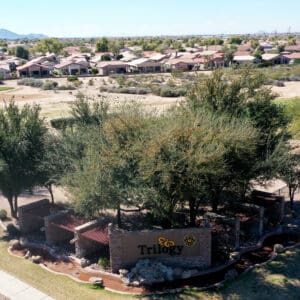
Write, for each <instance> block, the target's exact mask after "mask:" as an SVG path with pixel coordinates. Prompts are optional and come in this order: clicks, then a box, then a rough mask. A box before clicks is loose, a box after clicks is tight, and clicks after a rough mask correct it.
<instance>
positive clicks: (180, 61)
mask: <svg viewBox="0 0 300 300" xmlns="http://www.w3.org/2000/svg"><path fill="white" fill-rule="evenodd" d="M196 65H197V62H196V61H194V60H193V59H191V58H184V57H177V58H171V59H169V60H167V61H166V62H165V63H164V68H165V70H166V71H172V70H178V71H192V70H194V69H195V66H196Z"/></svg>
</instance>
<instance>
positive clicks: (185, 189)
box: [140, 111, 256, 227]
mask: <svg viewBox="0 0 300 300" xmlns="http://www.w3.org/2000/svg"><path fill="white" fill-rule="evenodd" d="M158 128H161V129H160V130H157V131H156V134H152V138H151V139H150V140H149V141H148V142H147V143H145V145H144V152H143V153H142V159H141V162H140V174H141V177H142V178H143V180H144V183H145V184H146V186H148V188H149V190H150V192H152V195H151V198H150V197H149V200H148V202H147V205H148V209H150V210H151V211H153V212H154V214H155V215H156V216H158V217H159V219H160V220H162V223H161V224H163V225H164V226H165V227H172V226H174V225H175V224H174V219H175V218H174V212H175V211H176V208H178V205H179V204H182V205H185V204H186V203H187V205H188V207H189V216H190V217H189V219H190V221H189V224H190V226H195V221H196V216H197V214H198V208H199V206H200V204H202V205H203V204H206V203H209V204H211V205H212V208H213V210H214V211H216V209H217V207H218V204H219V203H218V199H219V196H220V193H221V192H222V191H223V190H224V189H225V188H229V187H231V188H233V187H234V185H235V184H236V182H238V181H239V178H240V176H241V173H242V172H243V171H245V169H246V168H247V169H249V168H250V166H251V162H250V161H251V157H253V153H254V149H255V141H256V140H255V137H256V135H255V130H253V127H252V126H251V125H249V124H248V125H247V124H246V123H243V122H239V121H238V120H229V119H228V118H227V117H219V116H217V117H215V116H212V115H211V114H210V113H209V112H204V111H203V112H199V113H198V114H197V115H191V114H190V113H188V112H186V111H185V112H183V113H182V114H177V113H176V114H175V115H173V116H172V117H170V118H166V119H165V120H164V122H163V124H160V126H158ZM249 160H250V161H249ZM241 167H243V168H242V169H239V168H241ZM242 170H243V171H242ZM181 225H183V224H181Z"/></svg>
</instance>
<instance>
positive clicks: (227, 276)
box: [224, 269, 239, 280]
mask: <svg viewBox="0 0 300 300" xmlns="http://www.w3.org/2000/svg"><path fill="white" fill-rule="evenodd" d="M238 275H239V274H238V272H237V270H236V269H231V270H229V271H228V272H226V274H225V276H224V279H225V280H232V279H234V278H236V277H237V276H238Z"/></svg>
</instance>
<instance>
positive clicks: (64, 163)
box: [38, 134, 69, 204]
mask: <svg viewBox="0 0 300 300" xmlns="http://www.w3.org/2000/svg"><path fill="white" fill-rule="evenodd" d="M44 147H45V152H44V156H43V160H42V161H41V163H40V164H39V173H38V182H39V184H40V185H43V186H45V187H46V188H47V190H48V191H49V193H50V196H51V202H52V204H54V195H53V185H56V186H58V185H60V184H61V178H62V177H63V176H64V174H65V172H66V170H67V169H68V166H69V160H68V158H67V156H66V151H65V148H64V143H63V140H62V137H61V136H60V135H54V134H47V135H46V136H45V145H44Z"/></svg>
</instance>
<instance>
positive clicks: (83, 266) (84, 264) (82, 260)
mask: <svg viewBox="0 0 300 300" xmlns="http://www.w3.org/2000/svg"><path fill="white" fill-rule="evenodd" d="M90 264H91V262H90V261H89V260H88V259H86V258H82V259H81V260H80V266H81V267H82V268H85V267H87V266H88V265H90Z"/></svg>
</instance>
